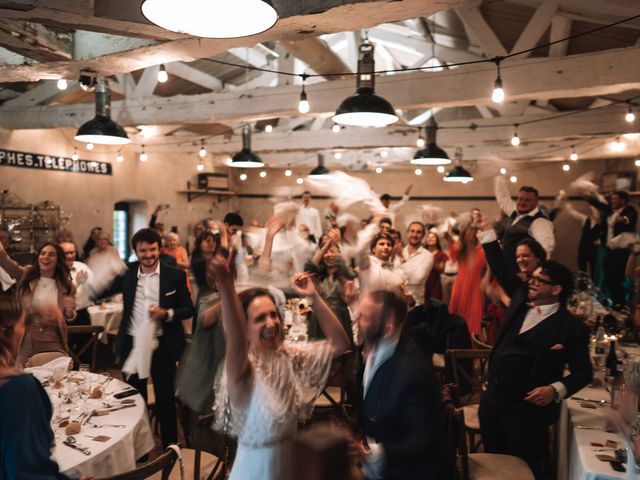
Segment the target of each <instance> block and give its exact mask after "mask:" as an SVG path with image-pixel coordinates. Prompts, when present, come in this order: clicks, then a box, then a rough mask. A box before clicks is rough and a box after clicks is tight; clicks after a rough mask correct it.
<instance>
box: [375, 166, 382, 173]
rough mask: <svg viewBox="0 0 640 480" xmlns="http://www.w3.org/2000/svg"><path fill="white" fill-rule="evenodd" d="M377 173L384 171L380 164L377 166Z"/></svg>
mask: <svg viewBox="0 0 640 480" xmlns="http://www.w3.org/2000/svg"><path fill="white" fill-rule="evenodd" d="M376 173H382V167H381V166H380V165H378V166H377V167H376Z"/></svg>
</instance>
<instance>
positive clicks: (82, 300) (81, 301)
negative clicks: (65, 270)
mask: <svg viewBox="0 0 640 480" xmlns="http://www.w3.org/2000/svg"><path fill="white" fill-rule="evenodd" d="M69 271H70V272H71V280H72V281H73V283H74V284H75V285H76V311H77V310H82V309H84V308H87V307H89V306H90V305H91V303H92V302H91V301H90V300H89V297H88V296H87V295H85V294H84V284H82V285H78V281H77V277H78V274H79V273H86V274H87V279H86V281H87V282H91V280H92V279H93V272H92V271H91V269H90V268H89V267H88V266H87V264H86V263H82V262H77V261H75V262H73V265H72V266H71V268H70V269H69Z"/></svg>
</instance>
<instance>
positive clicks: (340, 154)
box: [333, 152, 342, 160]
mask: <svg viewBox="0 0 640 480" xmlns="http://www.w3.org/2000/svg"><path fill="white" fill-rule="evenodd" d="M333 158H335V159H336V160H340V159H341V158H342V153H340V152H336V153H334V154H333Z"/></svg>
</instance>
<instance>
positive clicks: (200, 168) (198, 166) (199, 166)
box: [196, 162, 204, 172]
mask: <svg viewBox="0 0 640 480" xmlns="http://www.w3.org/2000/svg"><path fill="white" fill-rule="evenodd" d="M196 170H197V171H199V172H201V171H203V170H204V165H203V164H202V162H198V164H197V165H196Z"/></svg>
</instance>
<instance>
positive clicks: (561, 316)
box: [479, 260, 592, 480]
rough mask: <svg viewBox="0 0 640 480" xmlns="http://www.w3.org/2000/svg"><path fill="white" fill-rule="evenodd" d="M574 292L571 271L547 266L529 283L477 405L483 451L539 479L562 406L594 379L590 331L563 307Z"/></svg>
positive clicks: (514, 305)
mask: <svg viewBox="0 0 640 480" xmlns="http://www.w3.org/2000/svg"><path fill="white" fill-rule="evenodd" d="M572 287H573V274H572V273H571V272H570V271H569V269H568V268H566V267H565V266H564V265H561V264H560V263H558V262H554V261H552V260H547V261H545V262H542V263H541V264H540V267H539V268H538V269H537V270H536V271H535V272H534V273H533V275H532V277H531V278H530V279H529V289H528V292H527V291H525V290H524V289H518V290H517V291H516V292H515V294H514V296H513V298H512V302H511V306H510V308H509V310H508V311H507V314H506V318H505V325H504V328H503V329H502V331H501V332H500V334H499V336H498V339H497V340H496V344H495V345H494V347H493V350H492V352H491V358H490V362H489V382H488V387H487V391H486V392H485V394H484V395H483V397H482V400H481V401H480V410H479V416H480V428H481V430H482V439H483V442H484V447H485V451H486V452H487V453H502V454H507V455H515V456H517V457H520V458H522V459H523V460H525V461H526V462H527V464H528V465H529V467H530V468H531V470H532V471H533V473H534V475H535V477H536V479H538V480H540V479H543V478H550V477H549V474H550V472H545V458H548V455H547V452H546V449H547V445H548V441H547V434H548V427H549V426H550V425H552V424H553V423H555V422H556V421H557V419H558V416H559V413H560V401H561V400H562V399H563V398H565V397H567V396H569V395H573V394H574V393H575V392H577V391H578V390H580V389H582V388H584V387H585V386H586V385H588V384H589V382H591V377H592V370H591V361H590V358H589V330H588V328H587V327H586V326H585V325H584V324H583V323H582V322H580V321H579V320H578V319H577V318H575V317H573V316H572V315H571V314H570V313H568V312H567V310H566V308H565V305H566V300H567V298H568V297H569V295H570V294H571V290H572ZM565 365H566V366H568V368H569V371H570V373H569V374H568V375H565V374H564V370H565Z"/></svg>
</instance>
